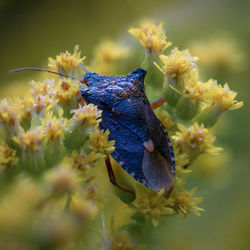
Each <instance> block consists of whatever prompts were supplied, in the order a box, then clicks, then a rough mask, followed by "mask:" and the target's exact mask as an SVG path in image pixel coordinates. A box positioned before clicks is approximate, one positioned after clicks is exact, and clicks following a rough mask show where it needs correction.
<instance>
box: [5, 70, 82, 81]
mask: <svg viewBox="0 0 250 250" xmlns="http://www.w3.org/2000/svg"><path fill="white" fill-rule="evenodd" d="M23 70H35V71H42V72H48V73H51V74H55V75H59V76H64V77H67V78H71V79H73V80H78V79H76V78H74V77H71V76H68V75H65V74H62V73H59V72H55V71H52V70H49V69H39V68H32V67H25V68H19V69H12V70H10V71H9V73H14V72H18V71H23Z"/></svg>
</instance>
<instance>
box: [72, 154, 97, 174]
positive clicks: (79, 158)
mask: <svg viewBox="0 0 250 250" xmlns="http://www.w3.org/2000/svg"><path fill="white" fill-rule="evenodd" d="M101 156H102V155H101V154H98V153H95V152H93V151H92V152H90V153H89V154H88V155H87V154H86V153H85V152H84V151H81V152H80V153H77V152H76V151H73V152H72V154H71V159H72V160H73V167H74V168H76V169H81V170H87V169H90V167H91V166H92V165H93V163H94V162H95V161H96V160H98V159H100V158H101Z"/></svg>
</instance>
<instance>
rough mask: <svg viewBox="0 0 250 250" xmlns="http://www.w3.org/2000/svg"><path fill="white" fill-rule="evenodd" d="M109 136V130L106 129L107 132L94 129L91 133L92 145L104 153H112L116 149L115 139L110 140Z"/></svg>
mask: <svg viewBox="0 0 250 250" xmlns="http://www.w3.org/2000/svg"><path fill="white" fill-rule="evenodd" d="M108 136H109V131H108V130H106V131H105V132H104V131H103V130H99V129H96V130H94V131H93V132H91V133H90V135H89V139H90V147H91V148H92V149H94V150H95V151H97V152H100V153H103V154H109V153H111V152H112V151H114V150H115V147H114V144H115V141H109V140H108Z"/></svg>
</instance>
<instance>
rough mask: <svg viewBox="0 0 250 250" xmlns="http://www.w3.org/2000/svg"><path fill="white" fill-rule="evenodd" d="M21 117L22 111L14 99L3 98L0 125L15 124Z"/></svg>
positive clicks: (0, 104)
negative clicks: (20, 111)
mask: <svg viewBox="0 0 250 250" xmlns="http://www.w3.org/2000/svg"><path fill="white" fill-rule="evenodd" d="M19 118H20V113H19V110H18V108H17V107H16V105H15V104H14V102H13V101H11V100H7V99H3V100H2V101H1V102H0V125H1V124H3V125H6V126H15V125H17V123H18V120H19Z"/></svg>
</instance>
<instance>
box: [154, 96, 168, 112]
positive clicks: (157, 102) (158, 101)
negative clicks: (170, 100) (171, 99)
mask: <svg viewBox="0 0 250 250" xmlns="http://www.w3.org/2000/svg"><path fill="white" fill-rule="evenodd" d="M165 101H166V99H165V98H164V97H162V98H160V99H158V100H156V101H154V102H152V103H151V108H152V109H157V108H159V107H160V106H161V105H162V104H163V103H164V102H165Z"/></svg>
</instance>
